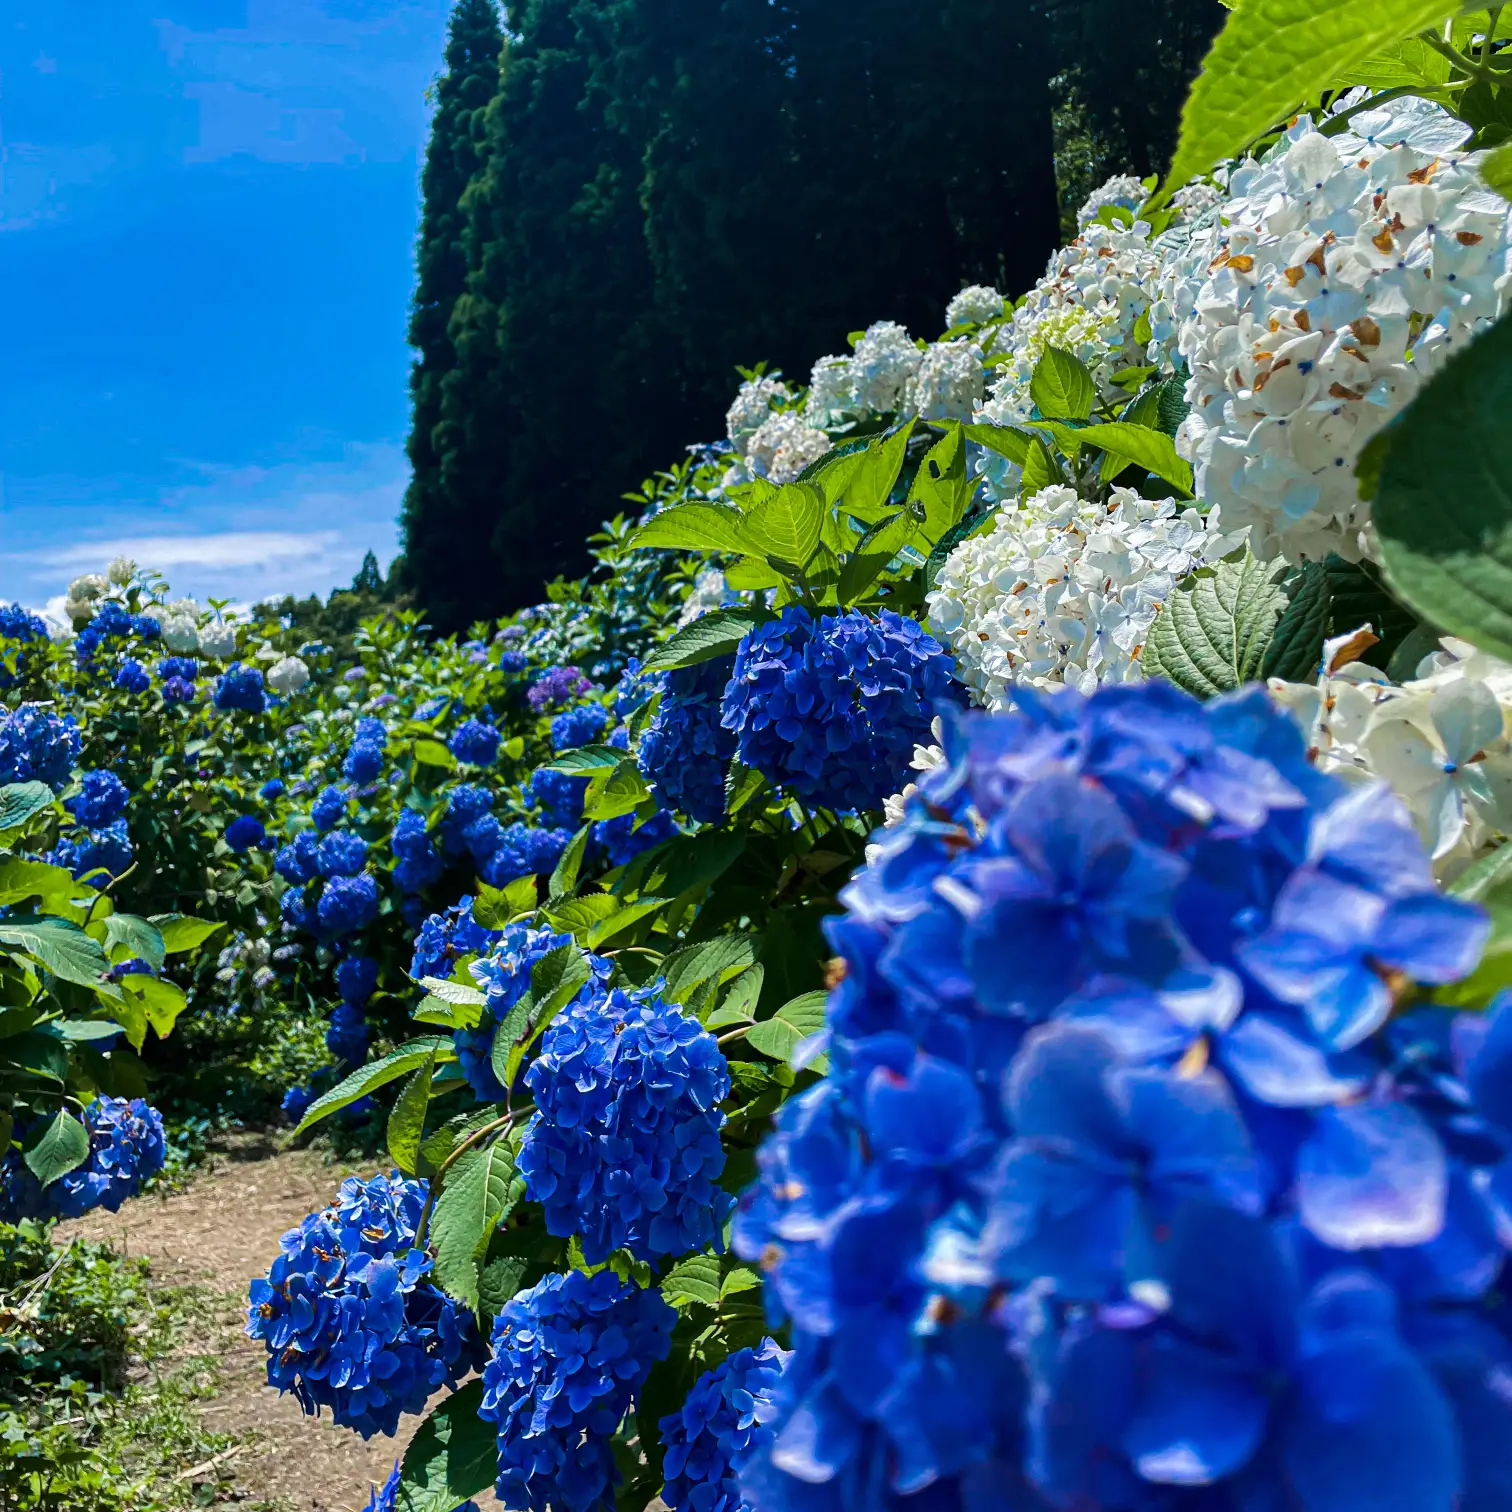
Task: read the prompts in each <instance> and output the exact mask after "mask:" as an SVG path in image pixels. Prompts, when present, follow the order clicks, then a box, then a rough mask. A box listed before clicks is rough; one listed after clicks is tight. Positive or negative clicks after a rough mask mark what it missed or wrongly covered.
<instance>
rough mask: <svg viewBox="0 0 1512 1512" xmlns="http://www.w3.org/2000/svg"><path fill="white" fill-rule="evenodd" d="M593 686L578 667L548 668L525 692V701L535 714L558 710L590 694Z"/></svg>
mask: <svg viewBox="0 0 1512 1512" xmlns="http://www.w3.org/2000/svg"><path fill="white" fill-rule="evenodd" d="M592 688H593V684H592V683H591V682H590V681H589V680H588V679H587V678H586V677H585V676H584V675H583V673H582V669H581V668H579V667H548V668H547V669H546V671H545V672H543V673H542V674H541V676H540V677H539V678H537V679H536V681H535V682H533V683H531V685H530V687H529V688H528V689H527V690H526V693H525V700H526V702H527V703H528V704H529V705H530V707H531V709H532V711H533V712H534V713H537V714H546V713H549V712H550V711H551V710H552V709H560V708H562V707H563V706H564V705H566V704H568V703H570V702H571V701H572V700H573V699H574V698H580V697H581V696H582V695H583V694H584V693H587V692H590V691H591V690H592Z"/></svg>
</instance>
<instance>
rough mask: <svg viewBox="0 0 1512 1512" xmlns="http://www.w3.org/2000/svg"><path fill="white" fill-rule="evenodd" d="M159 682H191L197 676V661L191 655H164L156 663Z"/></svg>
mask: <svg viewBox="0 0 1512 1512" xmlns="http://www.w3.org/2000/svg"><path fill="white" fill-rule="evenodd" d="M157 675H158V681H159V682H160V683H170V682H187V683H192V682H193V681H194V680H195V678H197V677H198V676H199V663H198V662H197V661H195V659H194V658H193V657H192V656H165V657H163V658H162V659H161V660H160V661H159V662H158V664H157Z"/></svg>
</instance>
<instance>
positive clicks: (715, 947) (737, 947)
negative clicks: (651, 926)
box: [662, 934, 756, 1004]
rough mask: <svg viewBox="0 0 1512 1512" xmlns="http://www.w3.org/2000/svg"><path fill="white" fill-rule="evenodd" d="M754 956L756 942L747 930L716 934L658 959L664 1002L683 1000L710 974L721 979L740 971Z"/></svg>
mask: <svg viewBox="0 0 1512 1512" xmlns="http://www.w3.org/2000/svg"><path fill="white" fill-rule="evenodd" d="M755 959H756V946H755V943H754V941H753V940H752V939H751V937H750V935H748V934H724V935H716V936H715V938H714V939H712V940H705V941H704V942H703V943H702V944H701V945H689V946H688V947H687V948H686V949H684V950H679V951H678V952H677V954H676V955H672V956H668V957H667V959H666V960H665V961H664V962H663V963H662V971H663V973H664V975H665V976H666V979H667V990H666V993H665V996H666V998H667V1000H668V1002H672V1003H678V1004H682V1003H686V1002H687V1001H688V999H689V998H690V997H691V996H692V995H693V992H694V991H695V989H697V988H698V987H701V986H702V985H703V984H704V983H705V982H707V981H709V980H710V979H711V978H715V977H717V978H720V979H723V978H724V976H725V973H726V972H728V973H730V974H731V975H733V974H734V973H735V972H737V971H744V970H745V969H746V967H748V966H750V965H751V964H752V962H754V961H755Z"/></svg>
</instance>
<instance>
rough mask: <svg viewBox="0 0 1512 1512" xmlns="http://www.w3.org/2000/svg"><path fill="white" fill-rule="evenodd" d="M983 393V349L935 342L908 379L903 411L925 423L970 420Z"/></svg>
mask: <svg viewBox="0 0 1512 1512" xmlns="http://www.w3.org/2000/svg"><path fill="white" fill-rule="evenodd" d="M986 391H987V380H986V377H985V375H984V373H983V371H982V349H981V348H980V347H979V346H977V344H976V343H975V342H972V341H937V342H935V343H934V345H933V346H929V347H926V348H925V350H924V353H923V361H922V362H920V364H919V368H918V371H917V372H916V373H915V374H914V375H913V377H912V378H911V379H909V382H908V388H907V391H906V392H905V394H904V397H903V408H904V410H905V412H906V413H908V414H911V415H919V416H921V417H922V418H923V419H925V420H969V419H970V418H971V416H972V414H973V412H974V411H975V410H976V407H977V406H978V405H979V404H980V403H981V402H982V398H983V395H984V394H985V393H986Z"/></svg>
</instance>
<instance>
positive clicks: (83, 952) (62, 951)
mask: <svg viewBox="0 0 1512 1512" xmlns="http://www.w3.org/2000/svg"><path fill="white" fill-rule="evenodd" d="M0 945H13V946H15V947H16V948H17V949H18V950H24V951H26V953H27V954H28V955H30V956H32V957H33V959H35V960H36V961H38V962H40V964H41V965H43V966H45V967H46V968H47V970H48V971H50V972H52V974H53V975H54V976H55V977H59V978H61V979H62V980H63V981H65V982H77V983H78V984H79V985H80V986H82V987H98V986H99V984H100V978H101V977H102V976H103V975H104V973H105V972H106V970H107V969H108V968H109V964H110V963H109V962H108V961H107V960H106V959H105V952H104V951H103V950H101V949H100V944H99V941H97V940H92V939H91V938H90V937H89V936H88V935H87V934H85V933H84V931H83V930H82V929H80V928H79V926H78V925H77V924H71V923H69V922H68V920H67V919H51V918H46V917H40V918H39V917H31V918H26V917H17V916H15V915H12V916H11V917H10V918H6V919H0Z"/></svg>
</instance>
